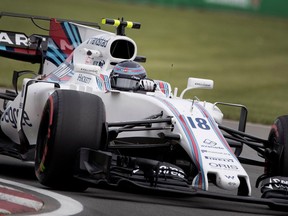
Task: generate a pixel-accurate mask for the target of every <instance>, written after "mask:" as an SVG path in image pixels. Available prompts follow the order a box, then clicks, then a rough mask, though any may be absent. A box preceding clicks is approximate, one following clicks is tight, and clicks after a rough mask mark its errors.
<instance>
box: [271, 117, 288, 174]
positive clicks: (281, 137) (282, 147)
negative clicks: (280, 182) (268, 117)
mask: <svg viewBox="0 0 288 216" xmlns="http://www.w3.org/2000/svg"><path fill="white" fill-rule="evenodd" d="M268 141H269V143H270V146H269V148H268V150H269V151H268V152H269V156H268V159H267V161H266V163H267V164H268V166H267V167H266V168H267V174H268V175H270V176H277V175H279V176H288V115H284V116H280V117H278V118H277V119H276V120H275V122H274V124H273V125H272V128H271V130H270V134H269V138H268Z"/></svg>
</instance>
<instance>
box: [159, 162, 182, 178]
mask: <svg viewBox="0 0 288 216" xmlns="http://www.w3.org/2000/svg"><path fill="white" fill-rule="evenodd" d="M159 174H164V175H167V174H171V175H174V176H178V177H179V178H184V174H185V173H184V172H183V171H182V170H179V169H177V168H175V167H171V166H169V167H168V166H165V165H162V166H160V167H159Z"/></svg>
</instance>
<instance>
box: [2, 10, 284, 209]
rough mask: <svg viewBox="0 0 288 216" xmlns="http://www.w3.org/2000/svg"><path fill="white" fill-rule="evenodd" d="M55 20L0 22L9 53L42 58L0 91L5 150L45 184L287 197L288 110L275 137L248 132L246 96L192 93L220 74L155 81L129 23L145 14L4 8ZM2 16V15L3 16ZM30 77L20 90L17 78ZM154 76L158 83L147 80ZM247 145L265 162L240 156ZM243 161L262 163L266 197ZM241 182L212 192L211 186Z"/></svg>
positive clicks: (271, 200) (278, 201)
mask: <svg viewBox="0 0 288 216" xmlns="http://www.w3.org/2000/svg"><path fill="white" fill-rule="evenodd" d="M4 16H11V17H17V18H29V19H31V20H32V21H33V23H34V24H35V20H37V19H40V20H47V21H49V22H50V31H49V35H40V34H34V35H31V36H29V37H28V36H26V35H25V34H24V33H20V32H11V31H4V30H1V31H0V56H3V57H6V58H12V59H16V60H21V61H26V62H31V63H38V64H39V65H40V67H39V71H38V72H36V73H34V72H31V71H27V70H23V71H14V74H13V80H12V83H13V86H14V90H13V91H12V90H6V92H3V93H1V94H0V98H1V99H3V101H4V103H3V111H1V112H0V116H1V122H0V123H1V127H0V153H1V154H4V155H8V156H12V157H15V158H19V159H21V160H24V161H34V162H35V173H36V176H37V178H38V180H39V181H40V183H41V184H43V185H45V186H48V187H52V188H59V189H68V190H80V191H81V190H85V189H86V188H87V187H88V186H91V185H94V184H95V185H97V184H100V183H105V184H108V185H112V186H117V185H121V184H122V183H123V184H131V185H134V186H137V187H139V188H145V189H149V190H150V189H153V190H160V191H167V192H177V193H183V194H191V195H200V196H206V194H208V195H209V196H215V197H217V196H218V197H219V196H221V197H222V198H223V197H226V199H230V200H236V201H237V200H240V201H247V202H257V203H263V204H268V205H269V206H271V207H275V206H282V207H285V206H287V205H288V194H287V190H288V116H281V117H279V118H277V119H276V121H275V123H274V124H273V126H272V128H271V132H270V134H269V138H268V140H264V139H261V138H259V137H255V136H252V135H249V134H247V133H245V128H246V120H247V109H246V107H245V106H243V105H239V104H230V103H222V102H216V103H209V102H204V101H200V100H198V99H197V98H196V99H184V94H185V93H186V92H187V91H188V90H191V89H196V88H198V89H199V88H200V89H201V88H202V89H212V88H213V81H212V80H207V79H199V78H189V79H188V84H187V88H186V89H185V90H184V91H183V92H182V93H181V94H180V95H179V96H178V92H177V88H175V90H174V91H172V89H171V86H170V84H169V83H167V82H165V81H161V80H150V79H148V78H147V77H146V73H145V70H143V68H142V66H139V65H140V64H139V62H145V61H146V58H145V57H143V56H138V55H137V46H136V43H135V42H134V41H133V40H132V39H131V38H129V37H127V36H126V35H125V29H126V28H136V29H139V28H140V26H141V25H140V23H136V22H129V21H125V20H123V19H118V20H113V19H103V20H102V23H103V24H110V25H114V26H115V27H116V33H111V32H108V31H104V30H101V29H100V27H99V26H98V24H95V23H88V22H85V23H84V22H79V21H71V20H63V19H50V18H47V17H40V16H30V15H24V14H14V13H4V12H2V13H1V16H0V17H4ZM2 19H3V18H2ZM27 73H33V74H35V76H34V75H33V76H34V77H33V78H24V79H23V84H22V89H21V91H19V92H18V84H17V83H18V78H19V77H20V76H22V75H23V74H27ZM151 82H152V88H151V85H150V87H148V88H147V86H145V83H150V84H151ZM220 106H229V107H237V108H239V109H240V120H239V127H238V130H235V129H232V128H228V127H225V126H224V125H222V120H223V113H222V111H221V110H220V109H219V107H220ZM244 145H247V146H249V147H250V148H252V149H253V150H255V151H256V152H258V154H259V156H261V157H262V158H263V159H264V160H265V162H261V161H257V160H253V158H243V157H241V153H242V149H243V146H244ZM242 164H250V165H255V166H263V167H264V168H265V171H264V174H263V175H262V176H260V177H259V178H258V180H257V184H258V185H259V184H260V183H261V191H262V193H263V194H262V197H261V199H259V198H258V199H256V198H255V199H251V197H250V196H251V184H250V178H249V175H248V174H247V172H246V171H245V169H244V168H243V166H242ZM211 184H214V185H216V186H217V187H219V188H221V189H223V190H229V191H236V192H237V196H236V195H233V196H232V195H227V194H226V195H223V196H222V195H217V194H214V195H211V193H209V185H211Z"/></svg>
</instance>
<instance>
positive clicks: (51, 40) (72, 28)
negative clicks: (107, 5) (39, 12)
mask: <svg viewBox="0 0 288 216" xmlns="http://www.w3.org/2000/svg"><path fill="white" fill-rule="evenodd" d="M4 16H8V17H15V18H26V19H31V21H32V22H33V24H34V25H36V26H37V27H38V28H40V29H42V30H47V31H48V33H47V35H38V34H33V35H31V36H27V35H26V34H25V33H22V32H16V31H15V32H12V31H5V30H0V56H3V57H6V58H11V59H15V60H20V61H25V62H31V63H40V64H41V65H43V64H44V61H48V63H47V64H52V65H54V66H55V67H57V66H59V65H60V64H61V63H62V62H64V61H65V59H66V58H67V57H68V56H69V55H70V54H71V53H72V52H73V50H74V49H75V48H76V47H77V46H78V45H79V44H80V43H82V41H83V40H85V39H86V38H87V37H89V36H90V35H91V34H95V30H97V29H100V26H99V25H98V24H97V23H92V22H83V21H75V20H68V19H58V18H49V17H44V16H32V15H26V14H17V13H7V12H1V13H0V18H2V17H4ZM35 20H44V21H48V22H50V27H49V29H44V28H42V27H41V26H39V25H38V24H36V23H35ZM90 26H91V27H90ZM89 32H90V33H89ZM92 32H93V33H92Z"/></svg>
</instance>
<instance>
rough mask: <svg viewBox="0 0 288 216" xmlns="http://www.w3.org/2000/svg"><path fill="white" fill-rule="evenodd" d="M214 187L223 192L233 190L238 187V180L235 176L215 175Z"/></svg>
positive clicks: (227, 174)
mask: <svg viewBox="0 0 288 216" xmlns="http://www.w3.org/2000/svg"><path fill="white" fill-rule="evenodd" d="M216 185H217V186H218V187H220V188H222V189H225V190H235V189H237V188H238V187H239V185H240V180H239V178H238V176H237V175H234V174H229V173H226V174H223V173H217V175H216Z"/></svg>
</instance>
